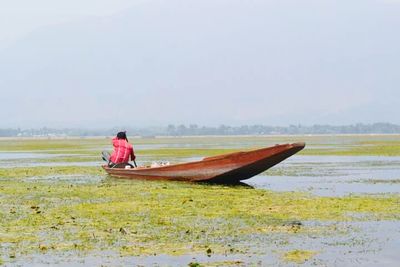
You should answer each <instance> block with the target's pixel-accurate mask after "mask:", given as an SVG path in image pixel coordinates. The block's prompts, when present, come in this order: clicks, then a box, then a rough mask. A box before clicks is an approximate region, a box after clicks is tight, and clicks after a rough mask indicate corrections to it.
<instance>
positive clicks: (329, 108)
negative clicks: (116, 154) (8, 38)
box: [0, 0, 400, 128]
mask: <svg viewBox="0 0 400 267" xmlns="http://www.w3.org/2000/svg"><path fill="white" fill-rule="evenodd" d="M359 5H360V4H359V3H358V2H343V3H338V4H333V3H326V2H324V1H301V2H297V1H289V2H279V1H278V2H271V1H239V0H215V1H214V0H213V1H211V0H204V1H178V0H170V1H146V2H144V3H141V4H138V5H136V6H135V7H134V8H132V9H130V10H127V11H126V12H123V13H119V14H117V15H113V16H110V17H100V18H87V19H85V20H79V21H76V22H74V23H66V24H60V25H56V26H51V27H45V28H42V29H39V30H37V31H35V32H33V33H31V34H30V35H28V36H26V37H25V38H24V39H21V40H19V42H17V43H15V44H14V45H13V46H11V47H9V48H8V49H7V50H3V51H0V90H1V95H2V100H3V101H2V106H1V111H2V112H1V113H0V116H1V117H0V127H10V126H11V127H35V126H36V125H48V126H51V127H54V128H65V127H77V128H80V127H82V128H85V127H90V128H101V127H107V125H137V126H138V127H146V126H149V125H162V124H165V123H166V122H171V123H174V124H181V123H186V124H188V123H190V122H196V123H198V124H204V125H218V124H221V123H228V124H232V125H242V124H257V123H261V122H267V123H268V124H274V125H287V124H297V123H298V122H302V123H306V124H310V125H311V124H316V123H319V124H325V123H328V124H352V123H354V122H357V121H361V122H365V123H372V122H374V121H381V120H385V121H390V122H393V123H400V121H399V117H398V115H397V114H398V113H399V111H400V110H399V106H400V90H398V88H399V85H400V80H399V79H400V78H399V75H398V69H399V62H400V53H398V47H400V35H399V34H398V28H400V16H398V13H396V10H399V9H398V8H397V7H393V6H389V5H386V4H382V3H380V4H379V3H377V2H376V1H365V2H363V8H362V10H360V6H359Z"/></svg>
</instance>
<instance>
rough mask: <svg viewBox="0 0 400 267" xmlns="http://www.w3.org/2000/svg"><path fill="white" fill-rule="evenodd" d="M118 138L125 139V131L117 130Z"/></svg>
mask: <svg viewBox="0 0 400 267" xmlns="http://www.w3.org/2000/svg"><path fill="white" fill-rule="evenodd" d="M117 138H118V139H125V140H126V132H119V133H117Z"/></svg>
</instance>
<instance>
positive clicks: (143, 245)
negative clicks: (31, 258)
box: [0, 178, 400, 255]
mask: <svg viewBox="0 0 400 267" xmlns="http://www.w3.org/2000/svg"><path fill="white" fill-rule="evenodd" d="M399 200H400V199H399V196H396V195H392V196H385V197H371V196H349V197H343V198H335V197H315V196H311V195H307V194H301V193H277V192H272V191H266V190H255V189H249V188H246V187H241V186H236V187H230V186H222V185H203V184H190V183H175V182H149V181H131V180H117V179H113V178H105V179H104V180H103V182H101V183H97V184H96V183H88V184H70V183H66V182H57V183H46V182H43V181H25V180H23V179H3V180H1V181H0V243H2V244H4V245H5V246H4V247H5V248H6V249H7V253H8V254H16V255H19V254H21V253H27V254H30V253H42V252H48V251H83V252H90V251H93V250H114V251H116V252H118V253H120V254H121V255H151V254H154V253H157V254H160V253H166V254H172V255H175V254H184V253H188V252H195V253H205V254H208V253H220V254H223V253H241V252H242V253H246V251H248V250H249V249H250V247H247V246H248V244H252V243H251V241H252V240H253V237H254V235H255V234H257V235H264V234H271V233H275V232H278V233H286V234H307V233H310V232H312V233H313V234H318V233H320V234H322V233H324V234H326V233H328V232H329V231H330V230H329V229H319V230H318V229H315V228H311V227H307V226H305V225H303V224H302V223H301V222H303V221H310V220H327V221H343V220H364V219H365V220H367V219H371V218H379V219H399V214H400V205H399ZM360 214H361V215H362V216H360ZM331 230H332V229H331ZM246 244H247V245H246ZM251 247H254V244H252V245H251Z"/></svg>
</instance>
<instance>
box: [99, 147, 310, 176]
mask: <svg viewBox="0 0 400 267" xmlns="http://www.w3.org/2000/svg"><path fill="white" fill-rule="evenodd" d="M304 146H305V144H304V143H294V144H283V145H275V146H273V147H267V148H262V149H257V150H252V151H246V152H235V153H230V154H224V155H220V156H214V157H207V158H204V159H203V160H200V161H195V162H188V163H180V164H173V165H168V166H160V167H138V168H129V169H126V168H115V167H114V168H110V167H109V166H107V165H104V166H103V168H104V170H105V171H106V172H107V173H108V174H109V175H111V176H115V177H123V178H129V179H148V180H173V181H190V182H216V183H237V182H239V181H242V180H245V179H249V178H250V177H253V176H255V175H257V174H259V173H261V172H263V171H265V170H267V169H269V168H271V167H272V166H274V165H276V164H278V163H279V162H281V161H283V160H284V159H286V158H288V157H290V156H292V155H293V154H296V153H297V152H299V151H300V150H302V149H303V148H304Z"/></svg>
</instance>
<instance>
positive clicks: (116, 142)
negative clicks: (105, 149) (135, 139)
mask: <svg viewBox="0 0 400 267" xmlns="http://www.w3.org/2000/svg"><path fill="white" fill-rule="evenodd" d="M112 143H113V146H114V152H113V153H112V154H111V158H110V160H111V162H113V163H127V162H129V157H130V158H131V160H134V159H135V158H136V157H135V154H134V152H133V146H132V145H131V144H129V143H128V142H127V141H126V140H124V139H118V138H117V137H114V138H113V140H112Z"/></svg>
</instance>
